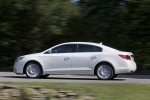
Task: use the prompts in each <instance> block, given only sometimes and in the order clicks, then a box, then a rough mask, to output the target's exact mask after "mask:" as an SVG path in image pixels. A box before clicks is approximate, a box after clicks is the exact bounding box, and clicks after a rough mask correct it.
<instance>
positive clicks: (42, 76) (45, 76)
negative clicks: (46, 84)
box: [40, 74, 49, 78]
mask: <svg viewBox="0 0 150 100" xmlns="http://www.w3.org/2000/svg"><path fill="white" fill-rule="evenodd" d="M48 76H49V74H46V75H41V76H40V78H47V77H48Z"/></svg>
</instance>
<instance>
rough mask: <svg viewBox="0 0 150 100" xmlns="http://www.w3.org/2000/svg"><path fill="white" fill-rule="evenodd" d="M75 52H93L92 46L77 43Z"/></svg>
mask: <svg viewBox="0 0 150 100" xmlns="http://www.w3.org/2000/svg"><path fill="white" fill-rule="evenodd" d="M77 52H94V46H92V45H86V44H78V48H77Z"/></svg>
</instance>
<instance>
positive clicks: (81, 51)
mask: <svg viewBox="0 0 150 100" xmlns="http://www.w3.org/2000/svg"><path fill="white" fill-rule="evenodd" d="M101 51H102V49H101V48H100V47H97V46H93V45H88V44H78V45H77V50H76V53H73V58H72V73H73V74H93V69H94V65H95V64H96V63H97V60H98V59H99V57H100V55H101Z"/></svg>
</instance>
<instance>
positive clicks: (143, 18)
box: [0, 0, 150, 71]
mask: <svg viewBox="0 0 150 100" xmlns="http://www.w3.org/2000/svg"><path fill="white" fill-rule="evenodd" d="M149 5H150V1H149V0H77V2H76V3H74V2H70V0H42V1H41V0H21V1H20V0H1V1H0V9H1V10H0V58H1V59H0V62H1V63H0V66H1V68H0V69H3V68H4V67H6V66H12V65H13V62H14V60H15V58H16V57H17V56H20V55H24V54H28V53H33V52H40V51H42V50H44V49H47V48H49V47H51V46H53V45H56V44H58V43H61V42H68V41H89V42H98V43H99V42H103V43H104V44H106V45H108V46H112V47H114V48H117V49H119V50H123V51H131V52H133V53H134V54H135V60H136V62H137V64H138V70H139V71H141V70H143V68H145V67H143V66H149V62H150V56H149V55H150V42H149V40H150V6H149ZM146 69H147V68H146ZM144 70H145V69H144Z"/></svg>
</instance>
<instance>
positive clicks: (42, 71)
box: [23, 60, 43, 74]
mask: <svg viewBox="0 0 150 100" xmlns="http://www.w3.org/2000/svg"><path fill="white" fill-rule="evenodd" d="M31 62H35V63H37V64H39V65H40V69H41V74H43V68H42V65H41V63H40V62H38V61H36V60H30V61H28V62H26V63H25V65H24V67H23V74H25V69H26V66H27V64H28V63H31Z"/></svg>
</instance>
